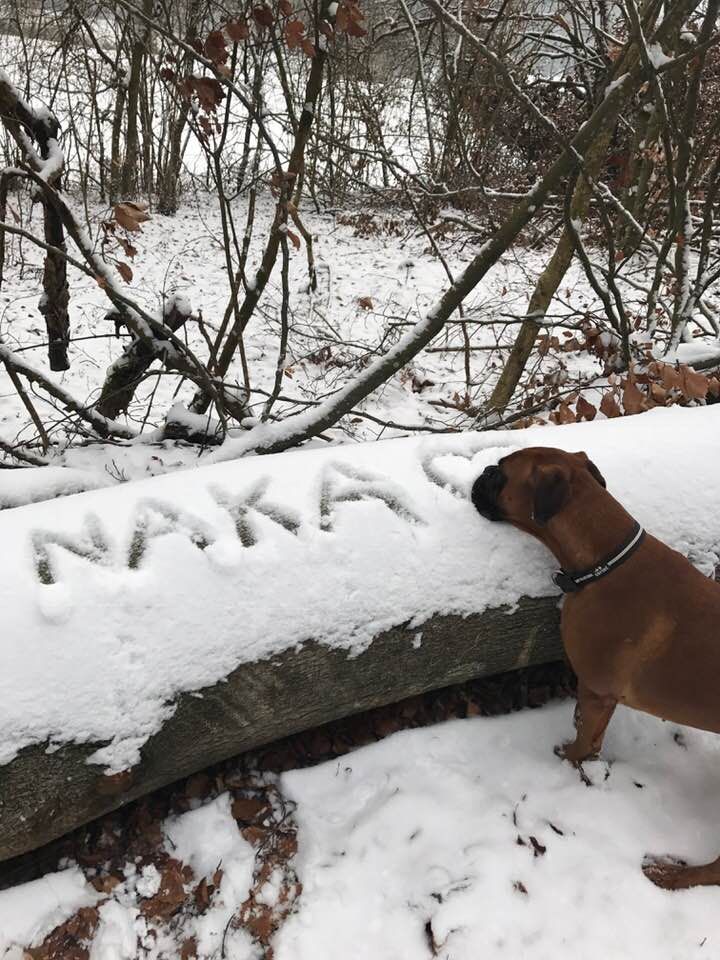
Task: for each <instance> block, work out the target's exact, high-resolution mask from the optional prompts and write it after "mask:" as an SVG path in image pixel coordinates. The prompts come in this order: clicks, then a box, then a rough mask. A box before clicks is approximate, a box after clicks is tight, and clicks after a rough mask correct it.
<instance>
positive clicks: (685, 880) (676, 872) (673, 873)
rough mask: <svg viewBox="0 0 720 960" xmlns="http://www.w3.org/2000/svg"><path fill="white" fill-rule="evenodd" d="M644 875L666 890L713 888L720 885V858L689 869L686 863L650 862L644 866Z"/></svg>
mask: <svg viewBox="0 0 720 960" xmlns="http://www.w3.org/2000/svg"><path fill="white" fill-rule="evenodd" d="M643 873H644V874H645V876H646V877H647V878H648V880H652V882H653V883H654V884H656V885H657V886H658V887H663V888H664V889H665V890H685V889H687V887H711V886H716V885H720V857H718V858H717V860H713V861H712V863H703V864H701V865H700V866H697V867H688V866H687V864H685V863H678V862H677V861H676V862H675V863H672V862H671V863H668V862H667V861H665V860H649V861H648V862H647V863H645V864H643Z"/></svg>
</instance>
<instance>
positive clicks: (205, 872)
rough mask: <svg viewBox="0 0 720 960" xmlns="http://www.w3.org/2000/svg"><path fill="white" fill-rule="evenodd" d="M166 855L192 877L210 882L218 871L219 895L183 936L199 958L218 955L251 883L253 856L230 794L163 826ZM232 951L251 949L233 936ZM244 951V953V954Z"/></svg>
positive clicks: (243, 936)
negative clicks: (190, 938)
mask: <svg viewBox="0 0 720 960" xmlns="http://www.w3.org/2000/svg"><path fill="white" fill-rule="evenodd" d="M164 833H165V836H166V838H167V843H166V848H167V850H168V852H169V853H170V854H171V855H172V856H173V857H175V858H177V859H179V860H181V861H182V862H183V863H187V864H189V865H190V866H191V867H192V868H193V871H194V873H195V876H196V877H212V876H213V874H214V873H215V871H216V870H217V869H218V867H221V868H222V871H223V874H222V880H221V882H220V891H219V893H218V894H217V895H216V897H215V898H214V899H213V902H212V903H211V905H210V908H209V909H208V910H207V911H206V913H204V914H203V915H202V916H198V917H195V918H194V919H193V921H192V926H191V928H190V929H189V930H188V931H187V934H188V935H190V936H195V937H196V938H197V943H198V952H199V954H200V956H201V957H205V956H207V957H211V956H219V951H220V947H221V945H222V936H223V933H224V931H225V928H226V927H227V925H228V922H229V921H230V919H231V917H232V916H233V915H234V914H235V912H236V911H237V909H238V907H239V905H240V904H242V903H243V902H244V901H245V899H246V898H247V896H248V893H249V890H250V886H251V884H252V879H253V867H254V863H255V851H254V849H253V847H252V846H251V844H249V843H248V842H247V841H246V840H244V839H243V838H242V836H241V835H240V832H239V830H238V827H237V823H236V822H235V820H234V819H233V816H232V813H231V810H230V795H229V794H228V793H224V794H222V795H221V796H219V797H218V798H217V799H216V800H213V801H212V802H211V803H208V804H205V806H202V807H199V808H198V809H197V810H191V811H190V812H189V813H185V814H183V815H182V816H180V817H174V818H170V819H168V820H167V821H166V822H165V826H164ZM235 938H236V939H237V940H238V944H236V951H238V953H239V952H240V949H241V946H240V945H243V944H244V946H245V948H247V947H248V945H249V938H248V937H247V935H246V934H244V933H243V932H242V931H237V932H236V933H235ZM243 952H244V951H243Z"/></svg>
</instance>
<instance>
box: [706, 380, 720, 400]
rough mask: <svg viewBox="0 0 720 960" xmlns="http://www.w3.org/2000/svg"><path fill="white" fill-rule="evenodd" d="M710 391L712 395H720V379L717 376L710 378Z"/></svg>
mask: <svg viewBox="0 0 720 960" xmlns="http://www.w3.org/2000/svg"><path fill="white" fill-rule="evenodd" d="M708 393H709V394H710V396H711V397H720V380H718V378H717V377H710V379H709V380H708Z"/></svg>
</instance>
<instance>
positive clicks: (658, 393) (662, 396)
mask: <svg viewBox="0 0 720 960" xmlns="http://www.w3.org/2000/svg"><path fill="white" fill-rule="evenodd" d="M667 395H668V394H667V390H666V389H665V388H664V387H661V386H660V384H659V383H651V384H650V396H651V397H652V400H653V403H656V404H659V405H661V406H662V405H664V404H665V401H666V400H667Z"/></svg>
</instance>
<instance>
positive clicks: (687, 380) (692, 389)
mask: <svg viewBox="0 0 720 960" xmlns="http://www.w3.org/2000/svg"><path fill="white" fill-rule="evenodd" d="M680 377H681V381H680V389H681V390H682V392H683V395H684V396H685V397H687V399H688V400H704V399H705V397H706V396H707V392H708V378H707V377H706V376H705V374H704V373H698V372H697V370H693V369H692V367H687V366H685V364H680Z"/></svg>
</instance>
